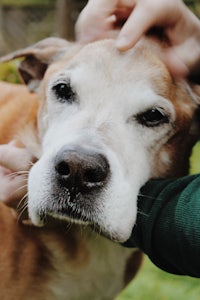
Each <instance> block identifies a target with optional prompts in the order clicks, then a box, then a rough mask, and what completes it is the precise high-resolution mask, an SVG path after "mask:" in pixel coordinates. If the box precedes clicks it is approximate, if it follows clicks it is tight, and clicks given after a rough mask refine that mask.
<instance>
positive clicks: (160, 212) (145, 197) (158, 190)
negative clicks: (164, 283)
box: [125, 175, 200, 277]
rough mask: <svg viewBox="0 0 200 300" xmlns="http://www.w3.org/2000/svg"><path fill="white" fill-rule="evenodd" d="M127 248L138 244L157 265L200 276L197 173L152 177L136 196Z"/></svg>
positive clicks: (172, 270) (199, 179) (182, 273)
mask: <svg viewBox="0 0 200 300" xmlns="http://www.w3.org/2000/svg"><path fill="white" fill-rule="evenodd" d="M138 211H139V213H138V217H137V222H136V226H135V227H134V229H133V232H132V235H131V237H130V239H129V240H128V241H127V243H125V246H128V247H134V246H136V247H139V248H140V249H142V250H143V251H144V252H145V253H146V254H147V255H148V256H149V258H150V259H151V260H152V261H153V263H154V264H156V265H157V266H158V267H159V268H161V269H163V270H165V271H167V272H170V273H174V274H179V275H189V276H193V277H200V175H194V176H186V177H183V178H180V179H174V180H153V181H150V182H148V183H147V184H146V186H144V187H143V188H142V190H141V194H140V196H139V198H138Z"/></svg>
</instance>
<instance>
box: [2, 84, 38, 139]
mask: <svg viewBox="0 0 200 300" xmlns="http://www.w3.org/2000/svg"><path fill="white" fill-rule="evenodd" d="M0 91H1V95H0V107H1V109H0V120H1V121H0V132H1V135H0V144H5V143H8V142H9V141H10V140H11V139H13V138H16V137H17V135H18V134H19V133H20V132H21V131H22V130H23V128H24V127H25V126H27V125H28V124H31V123H32V124H34V126H36V114H37V108H38V96H37V95H36V94H33V93H32V94H31V93H29V92H28V91H27V88H26V87H25V86H23V85H19V84H16V85H15V84H9V83H6V82H0ZM11 124H13V125H11Z"/></svg>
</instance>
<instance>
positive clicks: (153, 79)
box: [47, 40, 172, 98]
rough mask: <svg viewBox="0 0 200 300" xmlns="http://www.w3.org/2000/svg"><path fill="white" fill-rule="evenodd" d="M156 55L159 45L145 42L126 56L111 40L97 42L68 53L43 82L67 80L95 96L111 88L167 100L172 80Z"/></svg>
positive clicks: (51, 68) (53, 67) (127, 52)
mask: <svg viewBox="0 0 200 300" xmlns="http://www.w3.org/2000/svg"><path fill="white" fill-rule="evenodd" d="M72 51H74V49H73V50H72ZM159 51H160V49H159V45H157V44H156V45H155V43H154V44H152V45H151V43H150V42H149V41H146V40H143V41H141V42H140V43H138V44H137V45H136V46H135V47H134V48H132V49H130V50H129V51H126V52H120V51H119V50H117V48H116V46H115V41H114V40H103V41H97V42H94V43H91V44H88V45H86V46H83V47H81V48H79V49H78V51H77V52H75V53H70V51H68V52H67V53H66V55H63V57H62V58H61V59H60V60H59V61H57V62H55V63H54V64H53V65H52V66H51V67H50V70H49V72H48V76H47V77H48V79H47V81H54V80H57V79H58V78H59V77H60V78H63V79H64V78H67V79H69V81H70V82H71V83H72V85H73V86H75V88H77V87H78V88H81V90H82V91H83V92H84V91H85V92H86V93H88V91H90V93H92V88H93V89H95V93H96V92H98V90H99V92H102V90H103V89H106V90H108V89H109V87H111V88H112V92H114V91H116V93H117V90H118V89H121V87H123V89H129V92H130V89H131V90H133V89H136V88H137V87H138V88H139V89H140V91H141V90H142V89H144V88H147V87H150V88H151V89H152V90H154V91H155V93H156V94H159V95H162V96H163V97H165V98H168V97H169V91H170V88H169V86H170V84H171V80H172V79H171V76H170V74H169V72H168V70H167V68H166V67H165V65H164V64H163V63H162V61H161V60H160V58H159ZM142 85H143V88H142V87H141V86H142Z"/></svg>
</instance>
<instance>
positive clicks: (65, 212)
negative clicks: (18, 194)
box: [42, 207, 93, 225]
mask: <svg viewBox="0 0 200 300" xmlns="http://www.w3.org/2000/svg"><path fill="white" fill-rule="evenodd" d="M49 217H50V219H51V222H52V218H53V220H54V221H55V222H56V220H57V221H59V220H62V221H66V222H69V223H79V224H82V225H91V224H93V222H92V221H91V220H89V218H88V217H87V216H85V215H83V214H82V213H81V212H80V211H72V210H70V209H69V207H67V208H62V209H57V210H47V211H46V212H45V217H44V216H43V217H42V221H44V223H46V222H48V223H49V220H48V219H49Z"/></svg>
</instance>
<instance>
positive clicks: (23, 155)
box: [0, 141, 33, 207]
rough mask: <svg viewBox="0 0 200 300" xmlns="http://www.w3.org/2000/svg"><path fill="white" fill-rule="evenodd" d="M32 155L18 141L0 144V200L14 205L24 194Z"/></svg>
mask: <svg viewBox="0 0 200 300" xmlns="http://www.w3.org/2000/svg"><path fill="white" fill-rule="evenodd" d="M32 163H33V156H32V155H31V154H30V153H29V152H28V151H27V150H26V149H25V148H21V147H19V143H17V142H16V141H12V142H11V143H9V144H5V145H0V201H2V202H4V203H6V204H7V205H9V206H12V207H16V206H17V205H18V202H19V201H20V199H22V197H23V196H24V195H25V194H26V191H27V176H28V171H29V169H30V168H31V166H32Z"/></svg>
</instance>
